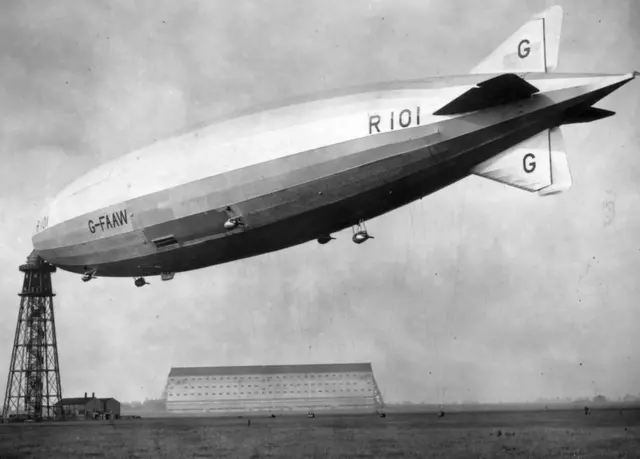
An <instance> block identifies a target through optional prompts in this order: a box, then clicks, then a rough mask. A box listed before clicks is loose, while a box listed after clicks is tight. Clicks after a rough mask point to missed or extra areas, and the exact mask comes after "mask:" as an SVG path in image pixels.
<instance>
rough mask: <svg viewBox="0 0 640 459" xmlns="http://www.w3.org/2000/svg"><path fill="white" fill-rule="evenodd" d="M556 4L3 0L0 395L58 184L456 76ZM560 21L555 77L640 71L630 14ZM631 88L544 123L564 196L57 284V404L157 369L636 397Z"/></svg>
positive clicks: (632, 9)
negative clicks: (110, 165) (356, 92)
mask: <svg viewBox="0 0 640 459" xmlns="http://www.w3.org/2000/svg"><path fill="white" fill-rule="evenodd" d="M555 3H556V2H549V1H518V2H513V1H512V0H502V1H500V0H492V1H488V0H485V1H482V2H477V1H473V0H469V1H448V2H440V1H438V2H436V1H426V0H414V1H410V0H389V1H386V2H382V1H361V0H350V1H348V2H346V1H344V0H331V1H328V0H314V1H294V0H289V1H261V2H257V1H256V2H248V1H245V2H240V1H237V2H236V1H234V2H231V1H224V2H223V1H209V0H208V1H201V2H196V1H182V2H176V1H173V0H171V1H169V0H166V1H165V0H163V1H159V0H148V1H136V2H135V6H133V5H134V3H133V2H129V1H124V0H122V1H112V2H108V3H107V2H95V1H94V2H77V1H74V2H71V1H67V2H65V1H58V2H50V1H46V0H42V1H9V0H5V1H3V2H2V5H1V6H0V70H1V71H0V107H1V108H0V155H1V158H2V162H1V163H0V236H1V237H0V304H1V305H2V306H1V307H0V389H2V388H3V387H4V384H5V381H6V375H7V370H8V368H9V361H10V356H11V345H12V342H13V339H14V332H15V321H16V317H17V311H18V305H19V298H18V296H17V293H18V292H19V290H20V288H21V284H22V276H21V273H19V272H18V269H17V266H18V265H19V264H21V263H23V262H24V260H25V257H26V256H27V255H28V254H29V252H30V251H31V249H32V246H31V234H32V232H33V230H34V228H35V222H36V219H37V212H38V210H39V209H40V208H41V207H42V206H44V205H45V204H46V203H47V200H48V199H51V197H53V196H54V195H55V194H56V193H57V192H58V191H60V190H61V189H62V187H64V186H65V185H66V184H67V183H69V182H70V181H72V180H74V179H75V178H76V177H77V176H79V175H80V174H82V173H84V172H86V171H88V170H89V169H91V168H93V167H95V166H97V165H99V164H101V163H102V162H104V161H106V160H109V159H112V158H115V157H118V156H120V155H122V154H124V153H126V152H127V151H129V150H131V149H133V148H136V147H141V146H144V145H145V144H147V143H150V142H152V141H153V140H154V139H155V138H157V137H163V136H167V135H170V134H171V133H173V132H176V131H180V130H183V129H184V128H186V127H188V126H190V125H194V124H196V123H200V122H202V121H205V120H207V119H210V118H214V117H219V116H223V115H224V114H225V112H227V111H235V110H236V109H239V108H245V107H250V106H251V105H253V104H257V103H262V102H266V101H273V100H277V99H280V98H283V97H288V96H292V95H296V94H302V93H306V92H310V91H317V90H322V89H329V88H339V87H345V86H352V85H358V84H362V83H366V82H373V81H385V80H392V79H405V78H417V77H421V76H438V75H447V74H462V73H466V72H468V71H469V69H470V68H471V67H472V66H473V65H475V64H476V63H477V62H478V61H479V60H481V59H482V58H483V57H484V56H485V55H486V54H489V53H490V52H491V51H492V50H493V48H494V47H496V46H497V45H498V44H499V43H500V42H501V41H502V40H503V39H504V38H506V37H507V36H508V35H510V34H511V33H513V32H514V31H515V29H517V28H518V27H519V26H520V25H521V24H522V23H524V22H525V21H527V20H528V19H529V17H530V16H531V15H532V14H534V13H536V12H538V11H540V10H542V9H544V8H545V7H547V6H550V5H552V4H555ZM559 3H560V4H561V5H562V6H563V8H564V12H565V17H564V22H563V34H562V40H561V45H560V58H559V66H558V68H557V69H556V71H558V72H612V73H615V72H629V71H631V70H634V69H639V70H640V37H639V34H640V3H637V2H635V1H634V0H616V1H615V2H612V1H605V0H602V1H595V0H593V1H592V0H590V1H585V0H571V1H563V2H559ZM639 84H640V83H638V82H632V83H630V84H629V85H627V86H625V87H623V88H622V89H621V90H619V91H618V92H616V93H614V94H613V95H611V96H609V97H608V98H607V99H605V100H604V101H602V102H600V103H599V104H598V106H599V107H602V108H605V109H608V110H613V111H615V112H617V115H616V116H614V117H611V118H607V119H605V120H602V121H599V122H596V123H593V124H589V125H584V126H575V125H574V126H568V127H564V128H563V131H564V136H565V144H566V148H567V150H568V154H569V161H570V165H571V168H572V174H573V178H574V186H573V188H572V189H571V190H570V191H569V192H568V193H566V194H564V195H559V196H554V197H548V198H540V197H537V196H534V195H529V194H527V193H525V192H523V191H520V190H517V189H514V188H508V187H505V186H502V185H499V184H497V183H494V182H491V181H488V180H484V179H480V178H475V177H472V178H469V179H467V180H464V181H462V182H460V183H458V184H456V185H454V186H451V187H449V188H447V189H445V190H443V191H441V192H438V193H437V194H434V195H432V196H429V197H427V198H425V199H423V200H421V201H419V202H416V203H414V204H411V205H409V206H407V207H405V208H402V209H400V210H397V211H395V212H392V213H390V214H387V215H385V216H383V217H380V218H378V219H375V220H372V221H371V222H369V224H368V229H369V231H370V232H371V233H372V234H373V235H374V236H375V237H376V239H374V240H372V241H369V242H367V243H366V244H363V245H361V246H358V245H355V244H353V243H352V242H351V240H350V230H347V231H346V232H344V233H341V234H338V240H337V241H333V242H332V243H331V244H328V245H326V246H319V245H318V244H317V243H308V244H305V245H303V246H299V247H296V248H293V249H289V250H287V251H283V252H279V253H275V254H270V255H265V256H262V257H257V258H253V259H248V260H243V261H238V262H235V263H231V264H226V265H220V266H216V267H212V268H208V269H203V270H200V271H195V272H192V273H184V274H177V275H176V277H175V279H174V280H173V281H171V282H161V281H160V280H159V279H150V282H151V285H150V286H146V287H144V288H136V287H134V285H133V281H132V279H99V280H96V281H92V282H90V283H83V282H81V280H80V277H79V276H77V275H73V274H69V273H65V272H58V273H57V274H55V275H54V278H53V281H54V288H55V290H56V291H57V293H58V296H57V297H56V299H55V305H56V320H57V324H56V325H57V331H58V349H59V353H60V366H61V372H62V387H63V393H64V395H65V396H78V395H82V394H83V393H84V392H85V391H86V392H96V395H100V396H113V397H116V398H118V399H120V400H123V401H125V400H132V399H133V400H135V399H143V398H144V397H157V396H159V395H160V394H161V392H162V389H163V387H164V385H165V381H166V377H167V374H168V372H169V369H170V367H171V366H191V365H194V366H195V365H247V364H296V363H329V362H360V361H363V362H372V364H373V368H374V371H375V375H376V378H377V381H378V384H379V385H380V386H381V389H382V392H383V396H384V397H385V400H386V401H387V402H397V401H403V400H410V401H414V402H419V401H429V402H436V403H440V402H453V401H459V400H478V401H525V400H533V399H536V398H538V397H569V396H571V397H575V396H585V395H586V396H593V395H596V394H597V393H603V394H605V395H607V396H612V397H617V396H623V395H625V394H626V393H633V394H636V393H638V387H640V334H639V333H638V324H639V323H640V307H639V306H638V300H637V299H638V296H639V295H640V291H639V290H640V288H639V287H637V285H638V282H637V281H638V274H639V273H640V243H639V242H638V238H639V237H640V213H639V212H638V209H639V208H640V194H639V191H640V185H638V183H639V182H638V177H639V176H640V155H638V148H639V146H640V128H638V117H639V115H640V109H639V108H640V97H639V93H640V87H639V86H638V85H639ZM180 159H181V160H185V161H188V160H189V158H188V157H185V158H180ZM327 266H328V267H329V269H327V268H326V267H327ZM2 393H3V394H4V391H3V392H2Z"/></svg>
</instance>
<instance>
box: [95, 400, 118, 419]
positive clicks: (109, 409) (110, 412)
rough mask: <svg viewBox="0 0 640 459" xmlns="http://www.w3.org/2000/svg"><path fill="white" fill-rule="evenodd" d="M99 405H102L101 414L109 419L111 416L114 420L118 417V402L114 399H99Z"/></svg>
mask: <svg viewBox="0 0 640 459" xmlns="http://www.w3.org/2000/svg"><path fill="white" fill-rule="evenodd" d="M99 400H100V403H101V404H102V412H103V413H104V414H106V415H107V417H109V419H110V418H111V416H113V417H114V418H115V419H118V418H119V417H120V402H119V401H117V400H116V399H115V398H100V399H99Z"/></svg>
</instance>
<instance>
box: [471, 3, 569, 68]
mask: <svg viewBox="0 0 640 459" xmlns="http://www.w3.org/2000/svg"><path fill="white" fill-rule="evenodd" d="M561 29H562V7H561V6H559V5H556V6H552V7H551V8H548V9H546V10H545V11H543V12H541V13H538V14H536V15H535V16H534V17H532V18H531V20H530V21H529V22H527V23H526V24H524V25H523V26H522V27H520V28H519V29H518V31H517V32H516V33H514V34H513V35H511V36H510V37H509V38H508V39H507V40H505V41H504V42H503V43H502V44H501V45H500V46H499V47H498V48H496V49H495V51H493V52H492V53H491V54H490V55H489V56H488V57H486V58H485V59H484V60H483V61H482V62H480V63H479V64H478V65H477V66H475V67H474V68H473V70H471V73H474V74H478V73H503V72H514V73H521V72H549V71H552V70H553V69H555V68H556V66H557V65H558V51H559V48H560V32H561Z"/></svg>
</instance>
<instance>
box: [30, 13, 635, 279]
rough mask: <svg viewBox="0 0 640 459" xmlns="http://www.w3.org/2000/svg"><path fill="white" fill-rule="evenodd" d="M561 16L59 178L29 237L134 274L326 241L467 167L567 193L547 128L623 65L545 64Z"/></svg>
mask: <svg viewBox="0 0 640 459" xmlns="http://www.w3.org/2000/svg"><path fill="white" fill-rule="evenodd" d="M560 20H561V10H559V7H553V8H551V9H550V10H547V11H546V12H544V13H542V14H541V15H538V16H536V17H535V18H534V19H532V21H530V22H529V23H527V24H525V25H524V26H523V27H521V29H519V30H518V32H516V33H515V34H514V35H512V36H511V37H510V38H509V39H508V40H507V41H505V42H504V43H503V44H502V45H501V47H500V48H498V49H497V50H496V52H494V53H493V54H492V55H491V56H489V57H488V58H487V59H485V61H483V62H482V63H481V65H480V66H478V67H477V68H476V71H475V72H474V73H473V74H471V75H464V76H455V77H443V78H429V79H423V80H414V81H409V82H396V83H387V84H383V85H371V86H367V87H361V88H356V89H353V90H350V91H342V92H340V93H333V94H321V95H318V96H313V97H310V98H306V99H300V100H297V101H293V102H288V103H284V104H282V105H281V106H275V107H267V108H265V109H263V110H256V111H255V112H254V113H250V114H246V115H243V116H238V117H235V118H233V119H229V120H225V121H222V122H220V123H216V124H214V125H210V126H207V127H204V128H201V129H198V130H195V131H192V132H189V133H186V134H183V135H180V136H177V137H173V138H171V139H168V140H164V141H161V142H157V143H155V144H153V145H151V146H149V147H146V148H144V149H141V150H138V151H134V152H133V153H130V154H128V155H125V156H123V157H121V158H118V159H116V160H114V161H112V162H110V163H107V164H105V165H103V166H100V167H99V168H97V169H95V170H93V171H91V172H90V173H89V174H87V175H85V176H83V177H81V178H80V179H78V180H77V181H75V182H74V183H72V184H71V185H70V186H68V187H67V188H66V189H64V190H63V191H62V192H61V193H60V194H59V195H58V196H57V197H56V198H55V199H54V200H53V201H52V203H51V204H50V205H49V206H48V207H47V209H46V210H45V211H44V214H43V215H42V217H41V219H40V220H39V222H38V228H37V232H36V234H35V235H34V237H33V244H34V249H35V251H36V252H37V253H38V254H39V255H40V256H41V257H42V258H43V259H44V260H46V261H48V262H49V263H52V264H54V265H56V266H58V267H60V268H61V269H64V270H67V271H71V272H75V273H80V274H84V275H85V276H87V275H89V277H91V276H94V275H97V276H100V277H124V276H127V277H128V276H132V277H142V276H151V275H157V274H162V273H176V272H182V271H188V270H193V269H198V268H203V267H206V266H212V265H215V264H220V263H225V262H229V261H233V260H237V259H241V258H246V257H250V256H255V255H259V254H263V253H267V252H271V251H275V250H280V249H284V248H287V247H291V246H294V245H297V244H301V243H305V242H308V241H311V240H314V239H317V240H318V241H321V242H327V241H328V240H329V236H330V235H331V234H332V233H335V232H337V231H340V230H342V229H344V228H348V227H350V226H357V225H359V224H360V223H361V222H364V221H366V220H369V219H371V218H374V217H376V216H379V215H382V214H384V213H386V212H389V211H391V210H393V209H396V208H398V207H400V206H403V205H405V204H408V203H411V202H412V201H415V200H417V199H419V198H422V197H424V196H427V195H429V194H430V193H433V192H435V191H437V190H439V189H441V188H443V187H446V186H448V185H450V184H452V183H455V182H456V181H458V180H460V179H462V178H464V177H466V176H468V175H470V174H476V175H479V176H483V177H486V178H488V179H492V180H498V181H500V182H502V183H506V184H509V185H512V186H515V187H518V188H522V189H524V190H527V191H530V192H538V193H539V194H542V195H545V194H554V193H559V192H563V191H566V190H567V189H568V188H569V187H570V185H571V175H570V172H569V169H568V163H567V158H566V154H565V152H564V148H563V145H562V134H561V131H560V126H562V125H563V124H569V123H579V122H590V121H593V120H597V119H600V118H604V117H607V116H610V115H612V114H613V112H608V111H606V110H602V109H598V108H595V107H593V104H595V103H596V102H597V101H599V100H600V99H602V98H603V97H605V96H606V95H608V94H610V93H611V92H612V91H614V90H616V89H617V88H619V87H620V86H622V85H623V84H625V83H626V82H628V81H630V80H631V79H633V78H634V77H635V75H636V73H635V72H633V73H627V74H616V75H610V74H606V75H605V74H554V73H549V72H548V71H549V69H551V68H553V67H554V66H555V62H554V61H555V59H557V46H558V41H559V30H560V26H559V22H560ZM536 21H543V22H544V21H546V22H547V24H546V29H545V27H544V25H543V24H538V23H537V22H536ZM550 33H551V34H552V35H549V34H550ZM545 34H547V35H545ZM523 43H525V44H526V45H527V46H526V47H525V46H523ZM525 49H526V50H527V51H526V52H525V51H524V50H525ZM514 53H515V55H516V56H519V57H520V58H519V60H518V59H515V58H514V57H513V56H514ZM522 56H524V57H522ZM528 59H529V60H528ZM486 70H490V71H486ZM354 240H355V239H354ZM356 242H358V241H356ZM360 242H361V241H360ZM137 285H138V284H137Z"/></svg>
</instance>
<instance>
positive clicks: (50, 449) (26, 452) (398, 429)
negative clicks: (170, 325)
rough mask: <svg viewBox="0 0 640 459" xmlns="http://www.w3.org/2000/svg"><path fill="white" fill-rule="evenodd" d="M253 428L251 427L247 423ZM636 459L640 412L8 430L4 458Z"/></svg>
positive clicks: (0, 449) (158, 422)
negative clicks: (394, 458) (326, 458)
mask: <svg viewBox="0 0 640 459" xmlns="http://www.w3.org/2000/svg"><path fill="white" fill-rule="evenodd" d="M249 419H251V426H248V420H249ZM40 457H42V458H45V457H46V458H52V457H55V458H66V457H83V458H92V457H95V458H171V459H174V458H175V459H178V458H214V457H215V458H224V457H234V458H235V457H238V458H261V457H291V458H314V457H318V458H320V457H323V458H324V457H329V458H338V457H340V458H342V457H344V458H347V457H349V458H351V457H353V458H385V457H398V458H426V457H434V458H446V459H455V458H468V457H475V458H502V457H509V458H518V457H527V458H538V457H539V458H543V457H544V458H549V457H553V458H562V457H566V458H569V457H571V458H579V457H598V458H632V457H640V410H637V409H625V410H618V409H615V410H614V409H608V410H594V411H593V412H592V414H591V415H590V416H585V415H584V413H583V412H581V411H579V410H563V411H559V410H549V411H528V412H527V411H512V412H484V413H483V412H476V413H450V414H448V415H447V416H446V417H444V418H438V417H437V416H436V415H435V414H434V413H422V414H420V413H414V414H400V413H394V414H390V415H389V416H387V417H386V418H378V417H376V416H374V415H357V416H354V415H351V416H350V415H340V416H336V415H318V416H317V417H316V418H313V419H308V418H307V417H306V416H280V417H277V418H275V419H271V418H268V417H265V416H260V417H246V416H245V417H242V418H238V417H234V418H231V417H229V418H203V417H198V418H154V419H139V420H131V421H123V420H120V421H113V422H104V421H86V422H79V421H78V422H59V423H42V424H19V425H18V424H4V425H2V426H0V458H2V459H14V458H21V459H22V458H40Z"/></svg>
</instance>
